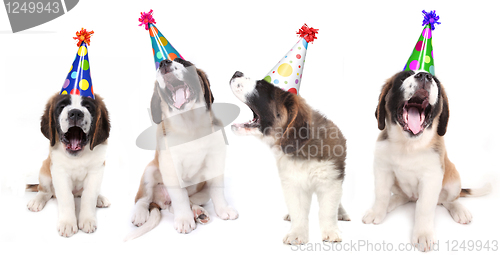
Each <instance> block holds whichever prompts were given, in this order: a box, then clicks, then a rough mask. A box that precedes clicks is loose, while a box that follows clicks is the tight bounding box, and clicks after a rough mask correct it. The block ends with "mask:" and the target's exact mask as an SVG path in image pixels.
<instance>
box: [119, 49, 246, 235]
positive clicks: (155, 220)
mask: <svg viewBox="0 0 500 255" xmlns="http://www.w3.org/2000/svg"><path fill="white" fill-rule="evenodd" d="M213 100H214V99H213V96H212V92H211V90H210V82H209V81H208V78H207V76H206V74H205V73H204V72H203V71H202V70H200V69H197V68H196V67H195V66H194V65H193V64H192V63H191V62H189V61H185V60H183V59H181V58H176V59H175V60H174V61H170V60H163V61H162V62H161V63H160V67H159V69H158V71H157V78H156V83H155V88H154V93H153V96H152V98H151V114H152V117H153V121H154V122H155V123H156V124H159V125H158V129H157V134H156V138H157V143H156V144H157V149H156V153H155V158H154V159H153V161H151V163H149V165H148V166H147V167H146V169H145V170H144V174H143V176H142V179H141V183H140V186H139V190H138V192H137V196H136V199H135V201H136V205H135V211H134V215H133V216H132V223H133V224H134V225H136V226H141V227H140V228H138V229H137V230H136V231H134V232H133V233H131V234H130V235H129V236H128V237H127V238H126V240H130V239H134V238H136V237H138V236H140V235H143V234H144V233H146V232H148V231H150V230H151V229H153V228H154V227H156V226H157V225H158V224H159V222H160V219H161V213H160V210H161V209H167V210H169V211H171V212H172V213H174V221H175V223H174V228H175V229H176V230H177V231H178V232H179V233H189V232H191V231H192V230H194V229H195V228H196V223H195V221H196V222H199V223H207V222H208V221H209V219H210V218H209V216H208V213H207V212H206V210H205V209H204V208H203V207H201V205H204V204H206V203H207V202H208V201H209V200H210V199H212V202H213V204H214V207H215V212H216V213H217V215H218V216H219V217H220V218H221V219H224V220H234V219H236V218H238V212H237V211H236V210H235V209H234V208H232V207H231V206H230V205H228V203H227V202H226V199H225V197H224V188H223V186H224V175H223V172H220V171H223V169H224V167H223V163H224V161H225V154H226V144H225V143H224V138H223V137H222V136H221V132H220V131H217V130H220V129H222V128H223V127H222V126H221V123H220V122H219V121H218V120H217V119H216V118H215V117H214V115H213V112H212V110H211V105H212V102H213ZM221 162H222V165H221Z"/></svg>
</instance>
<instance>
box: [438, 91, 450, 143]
mask: <svg viewBox="0 0 500 255" xmlns="http://www.w3.org/2000/svg"><path fill="white" fill-rule="evenodd" d="M441 96H442V99H443V100H442V101H443V106H442V107H441V108H442V109H441V115H439V125H438V128H437V133H438V135H440V136H444V135H445V134H446V129H447V128H448V119H449V118H450V108H449V106H448V96H447V95H446V92H445V91H444V88H443V87H441Z"/></svg>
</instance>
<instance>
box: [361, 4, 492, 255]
mask: <svg viewBox="0 0 500 255" xmlns="http://www.w3.org/2000/svg"><path fill="white" fill-rule="evenodd" d="M424 13H425V12H424ZM425 14H427V13H425ZM429 14H431V16H432V15H435V13H432V12H431V13H429ZM431 18H432V20H434V21H437V20H438V19H439V16H437V18H436V17H435V16H434V17H431ZM429 19H430V18H429ZM424 24H425V23H424ZM430 31H431V24H429V23H427V25H426V26H425V27H424V31H423V32H422V35H421V38H420V39H421V40H422V41H419V43H417V46H416V47H415V48H416V50H415V52H414V55H415V56H416V57H419V58H418V59H417V60H414V57H413V55H412V57H410V59H409V61H408V64H407V68H406V70H404V71H402V72H399V73H397V74H395V75H394V76H393V77H391V78H390V79H389V80H387V82H386V83H385V85H384V86H383V87H382V91H381V93H380V96H379V103H378V106H377V109H376V112H375V116H376V118H377V121H378V128H379V129H380V130H381V132H380V135H379V137H378V140H377V143H376V147H375V158H374V164H373V169H374V175H375V203H374V204H373V206H372V208H371V209H369V210H368V211H367V212H366V214H365V215H364V217H363V222H364V223H366V224H369V223H373V224H379V223H381V222H382V221H383V220H384V218H385V216H386V214H387V213H388V212H391V211H392V210H394V209H395V208H396V207H398V206H400V205H403V204H406V203H407V202H410V201H416V209H415V224H414V227H413V233H412V238H411V242H412V243H413V244H414V245H415V246H416V247H417V248H418V249H419V250H421V251H430V250H432V248H433V243H434V235H433V232H434V213H435V210H436V205H443V206H444V207H445V208H446V209H448V211H449V212H450V215H451V216H452V217H453V219H454V220H455V221H456V222H458V223H461V224H468V223H470V222H471V220H472V215H471V213H470V212H469V211H468V210H467V209H466V208H465V207H464V206H463V205H462V204H460V203H459V202H458V198H459V197H464V196H479V195H484V194H487V193H488V192H489V190H490V187H489V186H488V185H487V186H485V187H484V188H481V189H474V190H471V189H462V186H461V182H460V175H459V173H458V171H457V170H456V168H455V165H454V164H453V163H452V162H451V161H450V159H449V158H448V153H447V152H446V147H445V144H444V135H445V134H446V130H447V128H448V118H449V116H450V108H449V103H448V97H447V95H446V92H445V89H444V87H443V85H442V84H441V82H440V81H439V80H438V79H437V78H436V77H435V76H434V75H433V74H432V73H431V72H434V66H433V60H432V57H433V54H432V44H431V42H430V38H431V34H430ZM425 39H427V40H425ZM422 42H423V43H422ZM421 45H426V47H427V48H422V47H420V46H421ZM425 59H427V60H425ZM415 61H417V62H415ZM419 62H420V63H422V65H421V67H420V68H419ZM415 63H416V64H415ZM391 193H392V194H391Z"/></svg>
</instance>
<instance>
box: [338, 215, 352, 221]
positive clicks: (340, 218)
mask: <svg viewBox="0 0 500 255" xmlns="http://www.w3.org/2000/svg"><path fill="white" fill-rule="evenodd" d="M337 219H338V220H343V221H351V218H350V217H349V215H348V214H347V213H342V214H341V213H339V215H338V217H337Z"/></svg>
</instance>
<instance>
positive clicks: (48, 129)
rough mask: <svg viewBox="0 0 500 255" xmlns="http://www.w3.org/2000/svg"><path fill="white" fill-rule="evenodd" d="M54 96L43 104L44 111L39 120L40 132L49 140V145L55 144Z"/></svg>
mask: <svg viewBox="0 0 500 255" xmlns="http://www.w3.org/2000/svg"><path fill="white" fill-rule="evenodd" d="M54 104H55V101H54V97H52V98H51V99H50V100H49V102H47V104H46V105H45V111H44V113H43V116H42V120H41V121H40V129H41V131H42V134H43V135H44V136H45V137H47V139H49V140H50V146H54V145H55V144H56V121H55V119H54V110H55V109H54V108H55V105H54Z"/></svg>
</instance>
